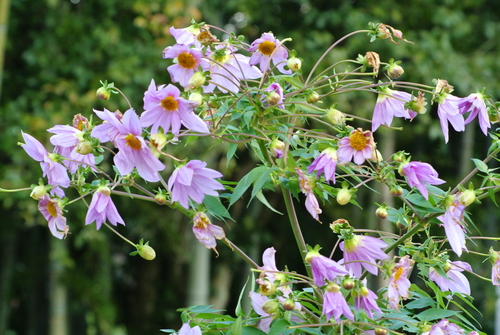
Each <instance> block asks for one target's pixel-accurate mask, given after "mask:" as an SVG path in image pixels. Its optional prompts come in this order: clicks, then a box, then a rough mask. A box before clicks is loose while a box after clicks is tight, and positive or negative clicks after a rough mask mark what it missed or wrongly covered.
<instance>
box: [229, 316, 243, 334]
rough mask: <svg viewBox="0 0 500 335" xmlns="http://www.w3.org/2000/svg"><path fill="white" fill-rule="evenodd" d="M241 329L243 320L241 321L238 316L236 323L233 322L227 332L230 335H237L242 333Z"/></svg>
mask: <svg viewBox="0 0 500 335" xmlns="http://www.w3.org/2000/svg"><path fill="white" fill-rule="evenodd" d="M242 328H243V320H242V318H241V316H238V318H237V319H236V321H234V323H233V324H232V325H231V327H229V332H230V333H231V334H234V335H239V334H241V333H242V331H243V329H242Z"/></svg>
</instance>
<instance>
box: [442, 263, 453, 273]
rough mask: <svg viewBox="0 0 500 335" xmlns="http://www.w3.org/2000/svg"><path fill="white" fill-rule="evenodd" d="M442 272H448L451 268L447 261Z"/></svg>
mask: <svg viewBox="0 0 500 335" xmlns="http://www.w3.org/2000/svg"><path fill="white" fill-rule="evenodd" d="M443 270H444V272H448V271H450V270H451V263H450V262H449V261H447V262H446V264H445V265H444V266H443Z"/></svg>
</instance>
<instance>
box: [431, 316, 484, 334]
mask: <svg viewBox="0 0 500 335" xmlns="http://www.w3.org/2000/svg"><path fill="white" fill-rule="evenodd" d="M471 333H474V332H471ZM471 333H469V335H471ZM462 334H464V330H463V329H461V328H460V327H459V326H457V325H456V324H454V323H451V322H450V321H448V320H447V319H442V320H441V321H439V322H438V323H436V324H435V325H432V327H431V329H430V330H429V331H428V332H425V333H422V335H462ZM476 334H477V333H476Z"/></svg>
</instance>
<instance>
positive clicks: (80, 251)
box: [0, 0, 500, 335]
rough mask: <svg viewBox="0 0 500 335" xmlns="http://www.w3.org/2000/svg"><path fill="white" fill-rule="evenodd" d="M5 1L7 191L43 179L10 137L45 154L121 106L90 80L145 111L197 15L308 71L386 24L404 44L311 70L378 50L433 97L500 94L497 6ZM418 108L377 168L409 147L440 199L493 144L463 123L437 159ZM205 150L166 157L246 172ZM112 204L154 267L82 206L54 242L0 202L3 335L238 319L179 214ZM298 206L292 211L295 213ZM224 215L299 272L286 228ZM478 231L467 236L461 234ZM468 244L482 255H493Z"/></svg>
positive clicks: (285, 0)
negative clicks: (30, 139) (57, 133)
mask: <svg viewBox="0 0 500 335" xmlns="http://www.w3.org/2000/svg"><path fill="white" fill-rule="evenodd" d="M0 3H1V5H0V20H1V21H2V22H0V34H1V38H2V43H0V46H3V50H0V53H1V54H4V64H3V72H1V76H0V79H1V83H2V86H1V91H0V134H1V135H0V138H1V141H0V160H1V164H0V187H2V188H20V187H26V186H29V185H30V184H36V183H37V182H38V178H39V177H40V175H41V173H40V168H39V164H38V163H36V162H34V161H32V160H31V159H30V158H29V157H28V156H27V155H26V153H25V152H24V150H23V149H22V148H20V147H19V146H18V145H17V143H18V142H19V141H21V140H22V137H21V133H20V132H21V130H23V131H25V132H27V133H30V134H32V135H33V136H35V137H37V138H38V139H40V141H42V142H43V143H48V139H49V134H48V133H47V132H46V129H47V128H50V127H52V126H53V125H55V124H69V123H70V122H71V120H72V117H73V115H74V114H77V113H81V114H83V115H84V116H87V117H89V116H90V115H91V114H92V109H93V108H95V109H99V110H102V108H104V107H105V108H108V109H109V110H115V109H121V110H122V111H124V110H125V109H126V108H127V105H126V104H125V101H124V100H123V99H120V98H118V97H116V96H115V97H113V98H112V99H111V100H110V101H106V102H103V101H100V100H97V99H96V97H95V90H96V89H97V88H98V87H99V80H108V81H110V82H114V83H115V85H116V86H117V87H119V88H120V89H122V90H123V92H124V93H125V94H126V95H127V96H128V97H129V99H130V101H131V103H132V105H133V106H134V107H135V109H136V111H137V112H139V113H140V112H142V97H143V93H144V91H145V90H146V89H147V86H148V84H149V82H150V80H151V78H154V79H155V81H156V83H157V84H163V83H168V82H169V76H168V73H167V71H166V67H167V66H168V65H169V64H170V63H168V62H167V61H165V60H163V59H162V57H161V52H162V50H163V49H164V48H165V47H166V46H168V45H171V44H172V43H173V39H172V38H171V36H170V35H169V32H168V30H169V28H170V26H175V27H178V28H179V27H186V26H188V25H189V24H190V21H191V19H192V18H194V19H195V20H197V21H205V22H207V23H209V24H212V25H216V26H219V27H222V28H224V29H226V30H228V31H231V32H235V33H236V34H242V35H245V36H246V38H247V42H251V41H253V40H254V39H255V38H257V37H259V36H260V35H261V34H262V33H263V32H267V31H272V32H273V33H274V34H275V35H276V36H277V37H278V38H280V39H283V38H286V37H291V38H292V42H289V43H288V46H289V48H292V49H295V50H296V51H297V54H298V56H299V57H301V58H302V59H303V69H304V72H305V73H308V70H309V69H311V68H312V66H313V64H314V62H315V60H317V59H318V58H319V57H320V55H321V54H322V53H323V51H324V50H326V49H327V48H328V46H330V45H331V44H332V43H333V42H334V41H335V40H337V39H339V38H340V37H342V36H344V35H345V34H347V33H349V32H351V31H354V30H359V29H366V28H367V24H368V22H383V23H386V24H389V25H391V26H394V27H396V28H398V29H400V30H402V31H403V32H404V37H405V38H407V39H409V40H411V41H413V42H414V44H405V43H404V44H401V45H394V44H392V43H390V42H389V41H376V42H375V43H368V37H367V36H366V35H356V36H355V37H353V38H352V39H349V40H348V41H347V42H343V43H341V44H340V46H339V47H337V48H336V49H335V50H334V51H333V52H332V53H331V54H330V55H329V56H328V57H327V59H326V60H325V62H324V63H323V64H322V65H323V66H324V67H326V66H327V65H328V64H331V63H332V62H335V61H337V60H339V59H342V58H351V59H355V58H356V57H357V55H358V53H360V54H365V52H366V51H376V52H378V53H379V54H380V56H381V59H382V60H384V61H388V60H389V58H395V59H396V60H402V61H403V63H402V65H403V67H404V68H405V74H404V75H403V77H401V78H400V79H401V80H405V81H417V82H421V83H424V84H429V85H432V79H434V78H442V79H447V80H448V82H449V83H450V84H451V85H453V86H455V92H454V94H456V95H457V96H465V95H468V94H469V93H472V92H473V91H475V90H479V89H482V88H483V87H487V92H488V93H490V94H492V95H493V97H494V98H495V97H496V98H497V97H498V94H499V89H500V83H499V80H498V78H499V77H498V73H500V62H499V61H498V59H499V56H500V54H499V41H500V2H497V1H486V0H445V1H434V0H415V1H411V2H410V1H395V0H385V1H380V2H379V1H368V0H357V1H354V0H353V1H331V0H328V1H327V0H318V1H308V0H267V1H266V2H265V6H264V5H263V2H262V1H261V0H245V1H223V0H206V1H201V0H183V1H180V0H166V1H148V0H125V1H123V0H106V1H102V0H101V1H97V0H71V1H69V0H37V1H28V0H0ZM215 34H216V35H217V36H218V37H219V39H222V38H223V36H222V35H221V34H219V33H217V32H215ZM0 63H1V62H0ZM0 65H1V64H0ZM337 102H339V106H338V108H339V109H340V110H342V111H344V112H346V113H352V114H357V115H360V116H364V117H368V118H370V115H371V113H372V111H373V104H374V102H375V96H374V95H373V94H355V95H351V96H349V95H348V96H345V97H341V98H340V100H338V101H337ZM326 103H330V102H326ZM428 107H429V108H428V110H429V111H428V113H427V114H425V115H422V116H419V117H418V118H417V119H416V120H414V121H413V122H412V123H411V124H405V128H404V131H403V132H400V133H399V132H398V133H396V134H394V132H384V131H383V130H381V131H378V132H377V135H376V140H377V142H378V146H379V148H380V149H381V151H382V152H383V154H384V155H385V156H386V157H387V156H388V155H390V153H391V152H394V150H403V149H404V150H406V151H407V152H410V153H411V154H412V155H413V158H414V160H421V161H426V162H429V163H431V164H433V165H434V167H435V168H436V169H437V171H439V173H440V177H442V178H443V179H445V180H448V181H450V182H449V183H448V184H446V185H445V186H446V187H448V186H451V185H453V184H452V182H453V181H455V182H457V181H458V180H460V178H461V177H463V176H465V175H466V174H467V173H468V171H470V170H471V168H472V166H471V161H470V158H471V157H477V158H483V157H485V156H486V150H487V148H488V146H489V139H488V138H487V137H485V136H484V135H483V134H482V133H481V132H480V130H479V128H478V126H477V124H476V123H475V122H473V123H472V124H471V125H469V126H467V131H466V132H465V133H458V134H457V133H454V132H453V131H451V137H450V142H449V144H448V145H447V146H445V145H444V143H443V142H444V141H443V138H442V134H441V130H440V127H439V122H438V120H437V117H436V113H435V107H431V106H428ZM396 125H402V123H401V124H399V123H396ZM365 127H368V126H366V125H365ZM494 128H495V125H493V129H494ZM395 136H396V137H395ZM395 138H397V141H396V140H395ZM210 144H211V142H209V141H204V142H203V141H202V144H200V145H197V147H194V146H191V147H189V151H186V149H185V148H180V149H179V148H177V149H173V150H178V151H179V152H180V150H184V151H183V152H182V155H184V157H190V158H199V159H203V160H206V161H208V162H209V167H211V168H215V169H218V170H220V171H222V172H223V174H224V176H225V179H226V180H238V179H239V178H241V176H243V175H244V174H245V173H246V172H248V171H249V169H251V167H252V162H251V159H248V158H250V155H249V153H248V152H247V151H246V150H245V148H244V147H243V146H242V147H241V148H240V149H239V150H238V153H237V154H238V157H239V160H238V161H237V164H231V165H229V168H228V169H226V164H225V162H224V160H223V158H222V157H225V153H224V147H222V148H220V149H218V150H211V151H210V152H209V151H208V150H204V148H205V149H206V148H207V147H208V146H209V145H210ZM430 149H432V150H430ZM184 157H183V158H184ZM170 168H172V167H170ZM266 196H267V197H268V199H269V200H270V202H271V204H272V205H273V206H274V207H275V208H277V209H278V210H281V211H283V210H284V208H283V206H282V205H281V204H280V199H279V193H278V194H276V196H273V195H266ZM371 197H372V195H371V194H370V193H363V192H360V193H359V194H358V199H359V200H358V202H360V203H362V204H370V203H373V202H374V201H378V202H382V201H381V200H380V199H379V198H371ZM387 201H391V200H390V199H388V200H387ZM116 202H117V204H118V207H119V211H120V213H121V215H122V217H124V218H125V221H126V224H127V226H126V227H119V231H120V232H121V233H122V234H124V235H126V236H127V237H128V238H129V239H131V240H133V241H135V242H138V241H139V239H140V238H144V239H145V240H149V241H150V244H151V245H152V246H153V247H154V248H155V250H156V252H157V258H156V259H155V260H154V261H152V262H148V261H145V260H143V259H141V258H138V257H131V256H128V253H129V252H131V251H132V250H131V249H130V246H129V245H128V244H126V243H124V242H123V241H121V240H120V239H119V238H118V237H117V236H115V235H114V234H113V233H111V232H110V231H109V230H107V229H106V228H103V229H101V230H100V231H96V230H95V227H94V226H93V225H91V226H89V227H85V226H84V218H85V208H84V206H82V205H72V206H71V208H70V212H69V213H68V215H67V217H68V224H69V225H70V227H71V231H72V234H71V235H69V237H68V238H67V239H66V240H64V241H59V240H57V239H55V238H54V237H52V236H51V235H50V233H49V231H48V229H47V227H46V222H45V220H44V218H43V217H42V215H41V214H40V213H39V212H38V209H37V202H36V201H34V200H32V199H31V198H29V192H20V193H0V217H1V218H0V271H1V272H0V334H9V335H14V334H26V335H35V334H36V335H44V334H50V335H66V334H75V335H79V334H82V335H83V334H88V335H91V334H92V335H93V334H116V335H118V334H120V335H121V334H131V335H133V334H159V333H160V332H159V329H162V328H176V329H177V328H178V327H179V326H180V318H179V313H178V312H176V309H177V308H179V307H184V306H187V305H189V304H214V305H215V307H217V308H222V309H227V311H228V313H230V314H233V313H234V312H233V311H234V308H235V305H236V302H237V298H238V295H239V293H240V290H241V288H242V286H243V284H244V283H245V281H246V279H247V278H248V275H249V271H248V266H247V265H246V264H245V263H243V262H242V261H240V260H239V259H238V258H237V257H236V256H235V255H234V253H232V252H231V250H229V249H228V248H227V247H226V246H225V245H223V244H220V245H219V247H218V250H219V252H220V254H221V255H220V257H218V258H215V254H214V253H213V252H211V251H208V250H206V249H204V248H203V246H201V245H200V244H199V243H198V242H197V241H196V240H195V239H194V237H193V236H192V232H191V224H190V222H189V220H187V219H186V218H185V217H183V216H182V215H181V214H179V213H175V212H173V211H172V210H169V209H168V208H165V207H158V206H156V205H154V204H149V203H147V204H142V203H140V204H138V203H137V202H133V203H132V202H131V201H130V199H116ZM396 205H398V204H396ZM349 206H350V207H349ZM322 207H323V210H324V214H323V216H322V219H323V222H331V221H333V220H335V219H338V218H341V217H343V218H346V219H348V220H349V221H350V222H351V224H353V225H354V226H358V227H360V226H361V224H363V225H365V224H368V225H369V226H371V227H377V225H381V226H382V227H384V225H387V224H386V223H383V222H382V223H381V222H377V220H376V219H375V216H374V214H373V213H374V208H373V206H370V205H367V206H366V207H365V210H364V211H361V210H358V209H357V208H354V206H352V205H347V206H346V207H342V208H339V206H338V205H337V204H336V203H335V204H333V203H332V204H325V205H323V206H322ZM477 207H479V206H477ZM297 208H300V210H302V206H297ZM481 209H482V210H481V211H477V212H474V208H472V212H473V218H474V222H475V224H476V225H477V226H478V228H480V231H481V232H482V233H483V234H484V235H495V236H498V235H499V233H500V229H499V228H498V227H497V222H498V220H499V211H498V209H497V208H496V207H494V206H493V205H492V204H491V203H490V202H488V201H486V202H485V204H483V205H482V206H481ZM231 214H232V216H233V218H234V219H235V222H228V224H227V225H226V224H225V223H221V222H218V223H217V224H220V225H222V226H223V227H224V228H225V230H226V234H227V236H228V238H229V239H231V240H232V241H233V242H234V243H236V244H237V245H238V246H240V247H241V248H242V249H243V250H244V251H245V252H247V253H248V254H249V255H251V256H252V257H254V259H255V260H256V261H257V262H258V263H259V264H261V262H260V257H261V256H260V255H261V253H262V251H263V250H264V249H265V248H267V247H270V246H274V247H275V248H276V249H277V251H278V253H277V264H278V268H284V266H285V265H288V267H289V268H290V269H294V270H296V271H299V272H303V270H304V269H303V265H302V264H301V261H300V256H299V254H298V252H297V247H296V246H295V245H294V242H293V238H292V237H291V232H290V231H289V228H288V226H287V224H286V220H285V219H284V218H283V217H281V216H278V215H275V214H273V213H271V212H270V211H269V210H267V208H265V207H263V206H262V205H261V204H260V203H258V202H252V203H251V204H250V205H249V206H248V207H247V203H246V200H245V199H243V200H242V201H240V202H239V203H237V204H236V205H234V206H233V208H232V209H231ZM299 215H300V217H301V218H303V220H304V234H305V236H306V241H307V242H308V243H309V244H311V245H314V244H321V245H323V246H324V248H325V249H326V250H329V249H330V248H331V247H332V246H333V244H334V241H335V239H334V237H333V236H331V235H329V233H328V230H329V228H328V225H326V224H324V225H322V226H319V225H318V224H317V223H316V222H313V220H312V219H311V218H310V217H309V216H308V214H307V213H305V214H304V213H299ZM358 222H359V223H360V224H357V223H358ZM309 223H310V224H309ZM471 229H472V228H471ZM478 234H479V233H478V232H477V231H476V230H474V229H472V235H478ZM469 243H470V242H469ZM479 247H481V248H483V250H487V248H488V247H489V244H484V245H482V246H478V248H479ZM472 248H473V247H472V245H471V249H472ZM497 249H500V248H498V247H497ZM468 257H470V256H465V257H464V260H466V261H470V262H471V264H472V265H473V268H474V270H475V271H476V272H477V273H479V274H481V275H482V276H485V277H489V276H490V264H489V263H481V262H480V261H478V258H477V257H476V258H470V259H469V258H468ZM285 260H286V262H285ZM481 261H482V260H481ZM467 277H468V278H469V279H470V280H471V282H472V295H473V296H474V297H475V298H476V300H475V301H474V305H475V306H476V307H477V308H478V309H479V310H480V311H481V312H482V316H481V315H476V314H474V316H475V317H477V318H478V320H479V322H480V323H481V324H482V326H483V331H485V332H486V333H489V334H491V333H493V327H494V320H495V318H494V304H495V296H496V293H495V289H494V287H493V286H491V285H490V284H485V283H484V282H481V281H478V280H475V279H474V278H473V276H471V275H467Z"/></svg>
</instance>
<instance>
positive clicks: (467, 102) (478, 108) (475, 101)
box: [458, 93, 491, 135]
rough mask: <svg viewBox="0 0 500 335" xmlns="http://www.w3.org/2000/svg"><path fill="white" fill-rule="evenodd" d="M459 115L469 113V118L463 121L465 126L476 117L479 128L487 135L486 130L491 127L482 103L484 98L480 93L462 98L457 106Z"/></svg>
mask: <svg viewBox="0 0 500 335" xmlns="http://www.w3.org/2000/svg"><path fill="white" fill-rule="evenodd" d="M458 109H459V111H460V114H464V113H467V112H468V111H470V114H469V117H467V119H466V120H465V124H468V123H470V122H471V121H472V120H474V118H475V117H476V116H477V118H478V120H479V127H481V130H482V131H483V133H484V134H485V135H487V134H488V128H490V127H491V123H490V118H489V116H488V110H487V109H486V104H485V103H484V96H483V95H482V94H481V93H473V94H470V95H469V96H467V97H465V98H463V99H462V100H461V101H460V103H459V104H458Z"/></svg>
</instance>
